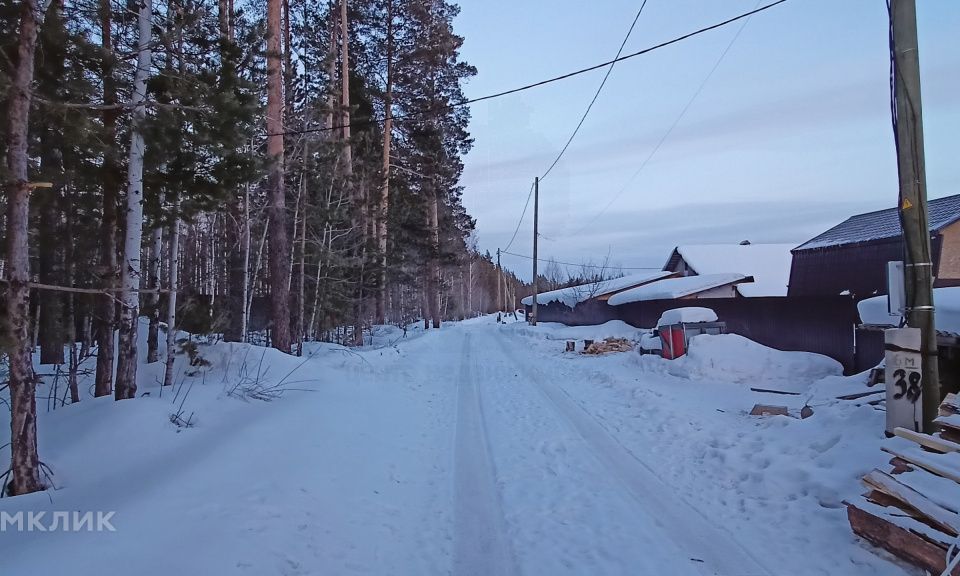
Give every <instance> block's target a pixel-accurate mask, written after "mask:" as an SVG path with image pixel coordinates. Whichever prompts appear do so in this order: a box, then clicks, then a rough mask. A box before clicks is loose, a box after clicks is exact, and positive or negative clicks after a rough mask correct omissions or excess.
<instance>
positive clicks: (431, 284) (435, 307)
mask: <svg viewBox="0 0 960 576" xmlns="http://www.w3.org/2000/svg"><path fill="white" fill-rule="evenodd" d="M437 204H438V202H437V190H436V188H435V187H434V186H433V185H430V186H429V187H428V191H427V229H428V231H429V234H430V254H429V257H428V258H427V286H428V289H427V306H428V309H429V314H430V318H431V319H432V320H433V327H434V328H439V327H440V222H439V220H440V218H439V212H438V210H439V208H438V206H437Z"/></svg>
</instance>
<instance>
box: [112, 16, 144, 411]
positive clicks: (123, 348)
mask: <svg viewBox="0 0 960 576" xmlns="http://www.w3.org/2000/svg"><path fill="white" fill-rule="evenodd" d="M140 2H141V4H140V11H139V14H138V17H137V28H138V36H137V51H138V54H137V71H136V73H135V74H134V77H133V94H132V95H131V104H132V105H133V116H132V123H131V128H130V156H129V160H128V165H127V214H126V224H127V230H126V235H125V237H124V244H123V267H122V270H121V282H122V289H123V292H122V294H121V308H120V334H119V350H118V354H117V382H116V387H115V388H114V391H113V392H114V398H115V399H117V400H124V399H128V398H133V397H135V396H136V394H137V318H138V316H139V311H140V292H139V291H140V272H141V270H140V269H141V262H140V248H141V247H140V244H141V241H142V239H143V152H144V142H143V122H144V120H145V118H146V107H145V104H144V101H145V100H146V95H147V77H148V76H149V75H150V61H151V49H150V47H151V40H152V39H151V33H152V31H153V28H152V16H153V11H152V9H151V6H152V0H140Z"/></svg>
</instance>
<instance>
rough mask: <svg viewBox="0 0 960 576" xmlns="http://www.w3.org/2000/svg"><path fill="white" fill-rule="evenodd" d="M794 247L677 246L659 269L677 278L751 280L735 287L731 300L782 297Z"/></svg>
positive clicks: (738, 245) (740, 245) (784, 293)
mask: <svg viewBox="0 0 960 576" xmlns="http://www.w3.org/2000/svg"><path fill="white" fill-rule="evenodd" d="M794 246H796V244H751V243H750V242H747V241H744V242H741V243H739V244H699V245H687V246H677V247H676V248H674V249H673V252H672V253H671V254H670V258H669V259H668V260H667V263H666V265H664V267H663V269H664V270H668V271H671V272H676V273H677V274H678V275H679V276H710V275H717V274H731V273H735V274H741V275H743V276H749V277H751V278H752V279H753V280H752V281H750V282H741V283H737V285H736V293H735V294H733V295H732V296H734V295H735V296H746V297H750V298H757V297H766V296H786V295H787V284H788V283H789V281H790V263H791V260H792V255H791V253H790V249H791V248H793V247H794Z"/></svg>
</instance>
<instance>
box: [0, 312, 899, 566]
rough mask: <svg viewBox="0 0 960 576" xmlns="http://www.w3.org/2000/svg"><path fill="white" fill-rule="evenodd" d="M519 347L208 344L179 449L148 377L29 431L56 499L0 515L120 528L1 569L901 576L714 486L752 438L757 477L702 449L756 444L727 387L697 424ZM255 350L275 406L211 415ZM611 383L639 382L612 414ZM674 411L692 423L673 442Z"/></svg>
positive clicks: (503, 338)
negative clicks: (293, 353)
mask: <svg viewBox="0 0 960 576" xmlns="http://www.w3.org/2000/svg"><path fill="white" fill-rule="evenodd" d="M531 330H533V329H529V328H522V327H521V326H519V325H518V326H503V325H498V324H496V323H494V322H493V321H492V320H491V319H490V318H481V319H477V320H474V321H469V322H464V323H460V324H456V325H448V326H445V327H444V328H443V329H441V330H439V331H430V332H428V333H425V334H423V333H419V332H418V333H417V334H416V337H410V338H407V339H401V340H399V341H397V342H396V343H395V345H389V346H383V347H381V348H379V349H375V350H369V349H368V350H364V351H361V352H354V351H348V350H345V349H342V348H341V349H337V348H336V347H331V346H327V345H323V346H318V347H316V348H314V350H316V352H317V354H316V355H315V356H314V357H313V358H310V359H307V360H305V361H304V360H302V359H298V358H291V357H287V356H284V355H280V354H279V353H276V352H273V351H268V352H266V353H264V352H263V351H262V349H258V348H252V347H249V346H236V347H235V348H232V347H226V348H223V347H219V348H214V349H213V350H215V351H216V350H219V352H217V353H218V354H220V355H219V356H217V357H216V358H212V359H213V367H212V368H211V370H210V372H208V373H207V374H206V375H198V376H196V382H195V386H194V389H193V391H192V392H191V395H190V399H189V401H188V403H187V407H188V408H189V409H190V411H191V412H195V413H196V417H197V425H196V426H195V427H192V428H189V429H184V430H177V429H176V428H175V427H173V426H172V425H171V424H170V423H169V421H168V416H169V414H170V411H171V404H170V402H169V392H165V393H164V394H165V396H164V398H163V399H160V398H159V397H158V393H159V390H158V389H157V388H156V387H155V386H153V387H151V385H150V382H149V381H146V382H144V383H143V384H144V385H143V386H142V387H141V388H142V389H143V390H146V391H149V392H150V393H151V396H150V397H149V398H139V399H137V400H135V401H126V402H120V403H114V402H112V401H110V399H98V400H93V399H85V400H84V401H83V402H82V403H81V404H79V405H77V406H72V407H68V408H67V409H64V410H59V411H57V412H56V413H54V414H53V415H44V416H43V418H42V419H41V432H42V437H41V450H42V453H43V454H44V458H45V460H48V461H50V462H52V463H53V464H54V466H55V469H56V471H57V479H58V482H59V484H60V487H61V489H59V490H55V491H49V492H47V493H43V494H34V495H29V496H25V497H18V498H14V499H2V500H0V512H2V511H7V512H10V513H12V512H16V511H47V512H48V514H51V513H53V512H57V511H81V512H82V511H88V510H89V511H115V514H114V516H113V517H112V518H113V519H112V522H113V525H114V526H115V527H116V532H109V533H98V532H79V533H74V532H37V531H34V532H26V531H24V532H14V531H7V532H5V533H4V534H3V535H2V536H0V558H2V559H3V560H2V569H0V572H2V574H4V576H6V575H8V574H9V575H11V576H20V575H24V576H26V575H29V574H54V573H71V574H78V575H81V576H84V575H87V574H91V575H92V574H103V573H116V572H118V571H121V570H123V571H126V572H129V573H135V574H138V575H142V576H169V575H170V574H188V575H193V574H197V575H200V574H202V575H204V576H207V575H227V574H250V575H251V576H254V575H255V576H263V575H273V574H278V575H328V574H329V575H339V574H373V575H381V574H384V575H387V574H390V575H422V574H449V575H453V576H466V575H491V576H493V575H534V576H535V575H540V574H550V575H563V574H571V575H573V574H598V575H601V574H602V575H635V574H666V575H670V576H685V575H691V576H705V575H717V576H754V575H758V576H759V575H767V574H777V573H782V570H778V569H775V567H778V566H779V567H782V566H784V565H785V564H784V562H789V572H790V573H791V574H830V573H834V571H835V570H839V571H840V572H843V573H849V574H858V575H873V574H899V573H901V570H900V569H899V568H898V567H895V566H893V565H891V564H889V563H887V562H885V561H882V560H880V559H878V558H877V557H876V556H875V555H874V554H873V553H872V552H870V551H868V550H866V549H864V548H862V547H860V546H858V545H857V544H856V543H855V542H854V540H853V538H852V536H850V535H849V531H848V529H847V528H846V527H845V525H844V522H843V517H842V511H837V510H836V509H835V508H832V506H833V505H832V504H830V502H829V501H828V500H829V499H828V498H826V497H825V496H820V497H819V498H820V500H821V501H826V502H827V503H828V504H830V506H828V507H824V508H821V507H818V506H817V505H816V503H814V502H812V501H811V500H809V499H806V500H799V501H797V500H796V497H794V496H789V497H784V498H782V499H780V500H770V499H767V498H766V497H765V496H764V494H765V492H763V491H760V492H759V494H758V496H757V502H756V504H754V503H753V502H750V501H748V502H744V498H745V497H746V495H745V494H744V493H743V492H741V490H742V488H741V487H739V486H738V485H735V484H734V485H732V484H730V481H728V480H721V479H723V478H725V477H726V476H725V475H729V474H730V472H728V468H729V469H730V470H734V471H735V473H736V474H738V475H740V476H741V477H742V479H740V480H738V482H746V483H753V482H754V480H753V478H754V477H757V478H759V479H760V480H757V482H764V480H763V475H762V474H763V470H762V469H763V467H765V466H767V465H769V457H770V456H769V453H767V455H765V450H764V448H763V447H762V444H758V443H756V442H757V441H754V442H753V443H751V444H750V445H749V446H747V447H746V449H745V450H743V451H736V450H733V449H732V448H731V449H730V450H729V452H727V454H728V456H727V457H729V458H730V459H731V460H734V459H736V458H738V457H740V452H743V454H744V456H743V457H744V458H748V459H749V458H754V459H755V460H757V461H761V460H766V463H764V462H760V468H757V470H756V471H754V472H750V473H749V474H747V473H746V472H745V471H744V467H743V465H741V464H738V463H736V462H735V461H732V462H731V463H730V464H729V465H727V464H725V463H724V462H723V458H724V456H723V454H721V453H720V452H718V451H717V450H714V449H712V448H710V446H721V445H722V444H724V443H726V442H735V443H736V442H745V440H739V439H740V438H746V437H748V436H745V434H750V432H749V430H750V427H752V426H755V424H751V423H749V422H750V421H747V422H748V423H747V424H746V426H745V427H742V428H738V429H736V430H731V431H726V430H723V429H722V423H728V424H729V423H736V422H740V421H741V420H738V419H737V418H739V417H736V416H733V415H732V412H733V410H730V409H729V406H732V405H738V403H743V399H742V398H738V397H736V396H735V394H736V392H735V390H738V389H740V388H739V387H726V388H724V387H723V385H721V384H715V385H713V386H714V387H715V388H716V390H718V391H719V392H716V393H714V394H719V393H722V394H725V395H726V396H723V397H721V396H710V397H709V399H708V400H707V402H706V403H705V404H704V405H696V406H692V407H691V406H688V405H687V404H686V401H687V399H688V398H689V396H684V394H689V390H687V391H686V392H683V391H682V390H679V387H680V386H681V385H682V381H671V380H669V379H668V377H667V376H663V375H659V374H657V373H656V372H653V373H649V372H647V373H641V372H637V369H636V362H637V360H636V359H635V358H633V357H630V356H626V355H621V356H619V357H608V358H603V359H600V358H586V357H574V356H569V355H568V356H561V355H560V353H559V350H560V349H561V348H562V341H558V340H553V341H549V342H548V341H545V340H542V339H538V337H532V336H531ZM537 330H543V329H537ZM537 334H539V332H537ZM221 346H225V345H221ZM211 354H213V352H211ZM260 354H264V358H265V360H263V361H262V362H259V363H260V364H263V365H268V366H269V370H270V371H271V372H272V373H273V374H274V375H275V376H276V375H277V374H288V373H290V374H293V375H294V376H293V377H292V378H290V379H289V380H288V384H289V385H290V387H291V388H293V389H292V390H290V391H288V392H287V393H286V395H285V396H284V397H283V398H281V399H279V400H277V401H275V402H270V403H264V402H258V401H248V402H243V401H240V400H237V399H235V398H228V397H225V395H224V393H223V389H224V386H226V385H229V382H230V381H231V380H230V378H224V383H225V384H223V385H221V384H215V383H213V382H215V381H216V380H217V379H218V378H221V377H222V375H223V374H224V373H226V374H229V373H230V372H229V371H228V370H226V369H224V368H222V366H223V365H224V364H227V365H231V366H233V367H234V368H233V369H234V370H235V369H236V366H237V365H238V364H239V363H241V360H242V359H243V358H246V359H247V363H248V364H249V363H251V361H252V363H253V364H258V362H257V360H256V359H257V358H259V355H260ZM251 355H256V356H251ZM621 361H623V362H625V363H626V364H623V365H622V366H621V365H618V364H616V363H617V362H621ZM611 362H612V363H611ZM631 363H633V364H631ZM218 366H220V368H218ZM618 366H619V367H618ZM624 367H626V368H627V369H628V371H627V372H624V371H623V368H624ZM218 370H219V372H218ZM611 370H612V372H611ZM618 370H619V372H618ZM618 379H620V380H622V379H626V380H628V381H634V382H636V384H634V385H635V386H638V388H637V389H636V390H637V391H634V392H632V393H631V394H633V396H632V397H631V398H632V399H631V400H629V401H628V404H629V406H627V405H625V404H624V403H623V401H622V400H620V399H618V398H619V397H618V395H617V394H619V393H620V392H619V391H621V390H626V388H618V387H616V386H613V383H614V382H619V381H620V380H618ZM642 380H643V381H642ZM645 380H649V382H646V381H645ZM688 383H689V382H688ZM702 390H703V392H704V393H707V389H706V388H703V389H702ZM731 393H733V394H734V396H730V394H731ZM672 395H677V398H678V399H673V398H672ZM637 399H639V401H638V400H637ZM724 402H727V403H729V404H724ZM705 406H706V407H705ZM720 406H723V407H724V408H727V409H728V410H727V411H726V412H725V411H724V410H715V409H714V407H718V408H719V407H720ZM686 412H690V415H689V421H690V422H693V421H696V422H697V423H698V427H696V428H693V427H689V428H684V430H685V432H681V433H680V434H682V436H676V437H675V434H676V433H677V432H675V431H672V430H671V427H674V428H675V427H677V426H679V427H683V426H690V425H689V424H686V423H685V419H686V418H687V416H684V414H685V413H686ZM868 412H869V409H868ZM721 418H722V420H721ZM753 422H757V421H753ZM797 422H798V425H800V424H799V421H797ZM821 422H825V421H821ZM784 425H786V422H784ZM665 426H666V428H665ZM738 426H739V424H738ZM701 427H702V431H701ZM711 427H712V428H711ZM820 427H821V426H820V425H819V424H818V428H817V429H819V428H820ZM703 434H707V435H708V436H706V437H707V438H710V440H709V443H706V442H704V440H703V438H704V436H703ZM821 445H822V446H821ZM836 445H837V441H830V442H819V443H818V444H817V446H818V448H817V450H822V451H827V452H828V453H829V451H830V450H831V449H832V448H833V447H834V446H836ZM667 446H669V448H668V447H667ZM688 446H692V447H693V448H688ZM772 446H773V449H774V450H782V448H777V447H776V445H772ZM801 448H802V445H801ZM704 451H706V452H704ZM665 453H666V454H668V455H669V456H668V458H672V460H669V459H668V460H665V459H664V454H665ZM704 453H706V455H707V456H709V457H711V458H713V457H714V456H712V455H713V454H714V453H716V458H715V459H713V460H705V459H704ZM799 454H802V453H800V452H798V456H797V458H798V461H797V462H798V463H797V466H800V467H807V466H809V465H808V464H806V463H804V462H802V461H800V460H799V459H800V458H809V457H808V456H799ZM796 474H802V473H799V472H798V473H793V472H791V475H796ZM850 477H851V481H850V482H851V483H853V484H855V483H854V482H853V478H854V477H853V476H852V475H851V476H850ZM749 485H750V486H755V484H749ZM764 485H766V484H764ZM791 489H793V488H792V487H791ZM854 489H856V488H855V486H854ZM797 490H800V491H802V492H803V493H804V494H805V493H806V491H807V490H806V488H804V487H803V485H798V486H797ZM728 496H729V500H730V503H729V504H728V503H727V500H728ZM738 499H739V504H734V503H735V502H737V500H738ZM791 502H795V503H796V504H797V506H796V507H793V508H784V507H783V506H787V505H788V504H789V503H791ZM801 504H802V505H801ZM796 510H799V511H800V516H796V513H795V512H794V511H796ZM785 513H786V514H794V516H792V517H788V518H786V519H785V522H788V523H789V524H785V525H784V526H779V527H778V521H779V520H780V519H781V518H780V517H779V515H781V514H785ZM764 514H766V515H764ZM825 515H826V516H825ZM48 518H49V516H48ZM824 518H826V519H827V520H824ZM771 519H772V520H771ZM734 531H736V532H735V533H734ZM837 535H842V536H843V537H842V538H838V536H837ZM781 540H782V541H781ZM815 550H819V551H820V553H819V554H815V555H814V556H810V554H814V551H815Z"/></svg>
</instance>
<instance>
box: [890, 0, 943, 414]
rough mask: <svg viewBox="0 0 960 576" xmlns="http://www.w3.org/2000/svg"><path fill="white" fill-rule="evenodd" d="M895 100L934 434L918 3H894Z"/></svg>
mask: <svg viewBox="0 0 960 576" xmlns="http://www.w3.org/2000/svg"><path fill="white" fill-rule="evenodd" d="M890 6H891V7H890V18H891V24H892V27H893V47H892V48H893V52H894V54H893V59H894V98H895V100H896V119H895V126H896V142H897V167H898V168H899V175H900V206H899V209H900V220H901V224H902V225H903V240H904V246H905V248H906V250H905V252H906V254H905V256H906V261H905V263H904V271H905V276H906V294H907V324H908V325H909V326H911V327H913V328H919V329H920V334H921V339H922V341H921V354H922V373H923V384H922V388H923V398H922V403H923V429H924V432H928V433H931V432H934V431H935V430H936V426H935V425H934V423H933V420H934V418H936V417H937V408H938V407H939V405H940V400H941V398H940V394H941V391H940V377H939V372H938V367H937V331H936V326H935V325H934V306H933V261H932V258H931V254H930V233H929V227H928V224H927V182H926V172H925V167H924V153H923V115H922V113H921V103H920V100H921V99H920V57H919V54H918V52H917V50H918V48H917V6H916V1H915V0H892V2H891V5H890Z"/></svg>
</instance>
